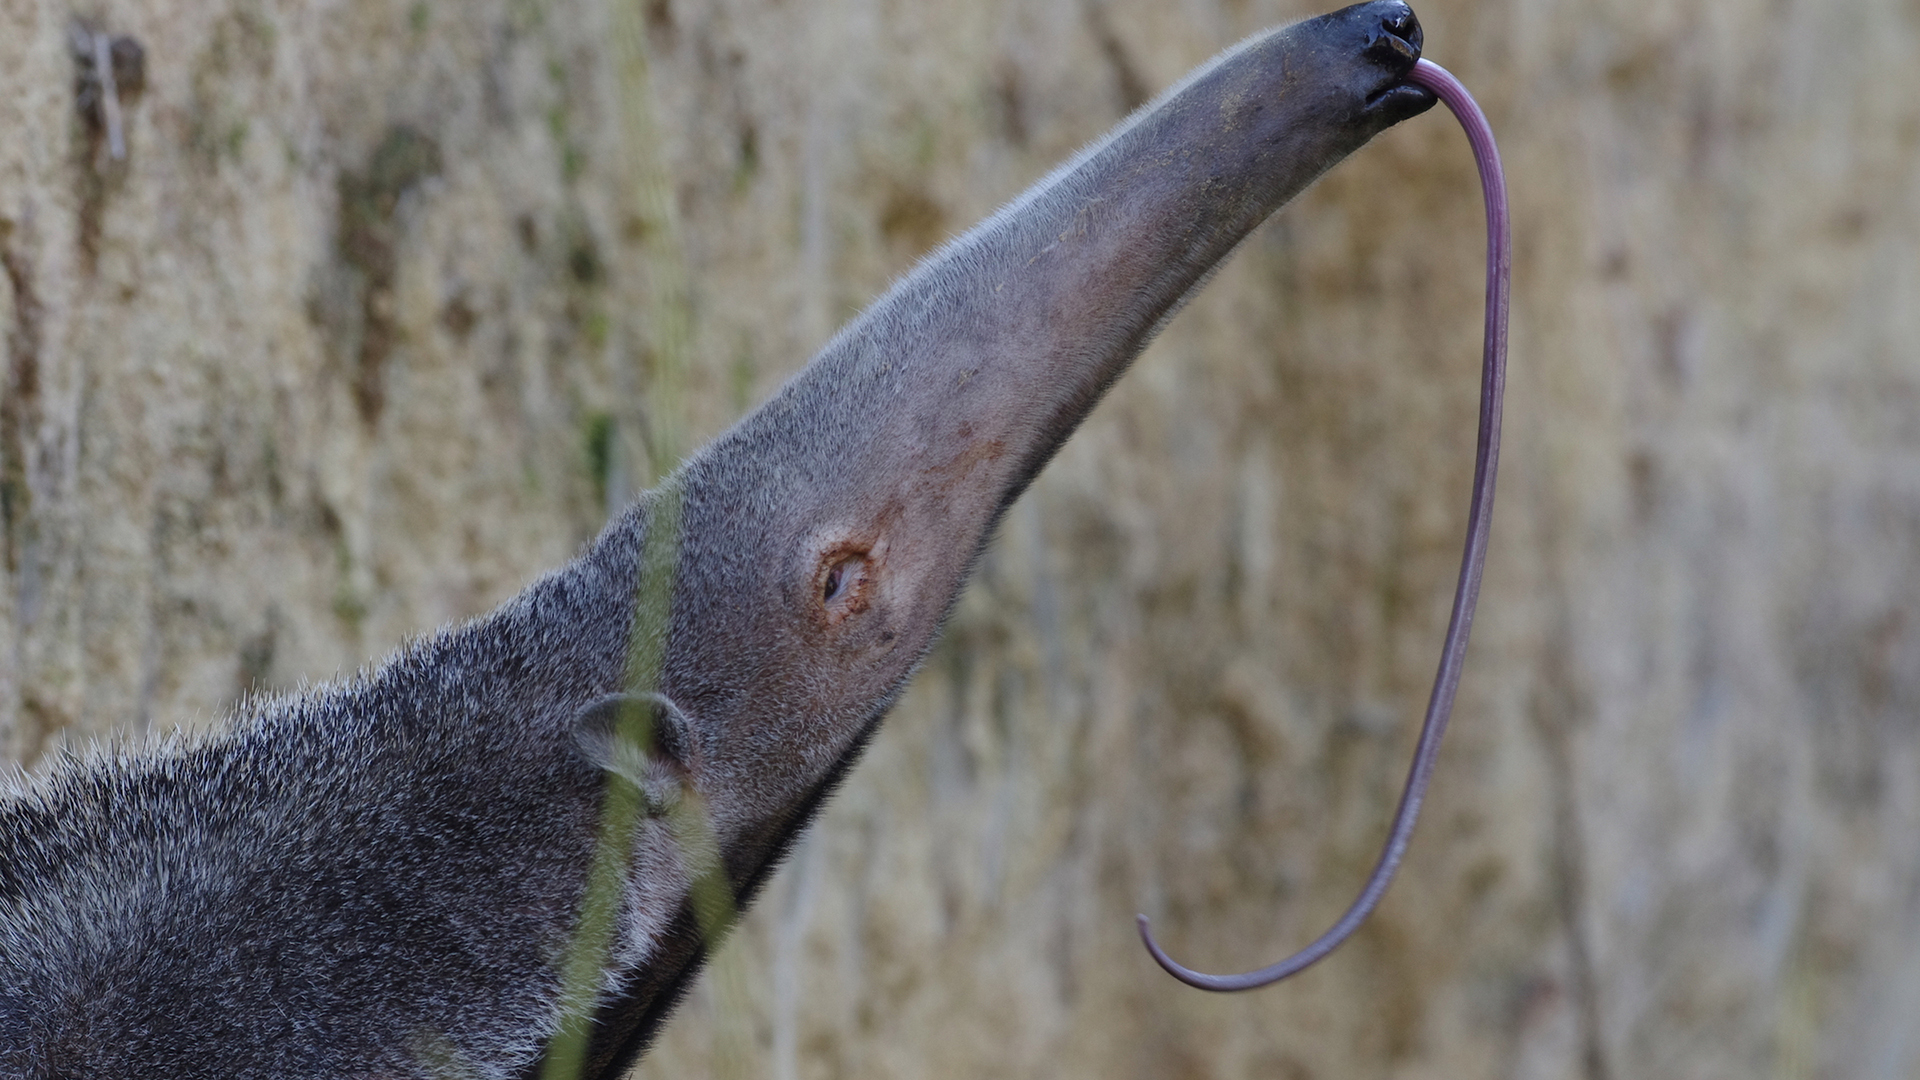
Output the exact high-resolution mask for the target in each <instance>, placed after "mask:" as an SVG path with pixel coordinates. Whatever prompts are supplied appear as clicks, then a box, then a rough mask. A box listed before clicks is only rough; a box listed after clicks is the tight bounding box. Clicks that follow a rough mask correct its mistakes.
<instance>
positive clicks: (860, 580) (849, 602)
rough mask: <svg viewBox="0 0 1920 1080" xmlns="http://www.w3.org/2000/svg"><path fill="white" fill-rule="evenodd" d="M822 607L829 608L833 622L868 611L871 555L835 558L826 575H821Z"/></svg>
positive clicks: (862, 554) (844, 555)
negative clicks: (867, 595) (867, 597)
mask: <svg viewBox="0 0 1920 1080" xmlns="http://www.w3.org/2000/svg"><path fill="white" fill-rule="evenodd" d="M819 582H820V586H819V588H820V591H819V593H818V595H819V597H820V603H821V606H823V607H825V608H826V609H827V614H828V617H829V618H830V619H832V620H833V621H835V622H838V621H839V620H840V619H842V618H845V617H846V616H848V615H852V614H855V613H857V612H861V611H865V610H866V607H867V601H866V597H865V596H864V595H863V594H864V592H865V588H866V583H867V556H866V554H865V553H864V552H859V551H852V552H846V553H844V554H841V555H839V556H837V557H836V558H834V560H833V562H832V563H831V564H830V565H828V567H827V570H826V573H824V574H822V575H820V578H819Z"/></svg>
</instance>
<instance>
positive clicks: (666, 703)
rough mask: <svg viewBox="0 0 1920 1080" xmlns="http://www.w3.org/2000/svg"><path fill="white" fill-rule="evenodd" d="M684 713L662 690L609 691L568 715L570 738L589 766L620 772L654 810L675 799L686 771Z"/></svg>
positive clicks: (663, 808)
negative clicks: (638, 692) (623, 692)
mask: <svg viewBox="0 0 1920 1080" xmlns="http://www.w3.org/2000/svg"><path fill="white" fill-rule="evenodd" d="M690 735H691V724H690V722H689V721H688V720H687V714H686V713H683V712H681V711H680V707H679V706H678V705H675V704H674V703H673V699H672V698H669V697H667V696H666V695H665V694H657V693H652V692H648V693H644V694H609V695H607V696H606V697H603V698H600V699H598V700H596V701H593V702H590V703H588V704H587V705H586V706H585V707H584V708H582V709H581V710H580V711H579V712H578V713H576V714H574V718H573V741H574V745H575V746H577V747H579V749H580V753H581V755H582V756H583V757H585V758H586V759H587V760H588V761H590V762H592V763H593V764H594V765H596V766H598V767H600V768H602V769H605V770H606V771H607V772H610V773H612V774H614V775H615V776H618V777H621V778H622V779H624V780H626V781H627V782H628V783H630V784H632V785H633V786H635V787H637V788H639V789H640V791H641V792H642V793H643V794H644V795H645V796H646V798H647V811H648V813H653V814H658V813H662V812H664V811H666V810H667V809H669V808H671V807H672V806H673V804H674V803H677V802H679V801H680V795H681V791H682V788H683V786H684V784H685V783H686V779H687V774H688V771H689V770H688V767H687V766H688V762H687V758H686V752H687V748H688V746H689V743H688V741H687V740H688V737H689V736H690Z"/></svg>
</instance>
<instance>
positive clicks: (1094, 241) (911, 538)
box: [668, 0, 1434, 782]
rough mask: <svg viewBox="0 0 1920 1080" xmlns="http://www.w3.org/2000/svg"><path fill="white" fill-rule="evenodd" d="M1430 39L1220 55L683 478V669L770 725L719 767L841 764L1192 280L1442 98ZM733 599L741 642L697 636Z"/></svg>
mask: <svg viewBox="0 0 1920 1080" xmlns="http://www.w3.org/2000/svg"><path fill="white" fill-rule="evenodd" d="M1421 37H1422V35H1421V30H1420V24H1419V21H1418V20H1417V19H1416V18H1415V17H1414V14H1413V12H1412V10H1411V9H1410V8H1409V7H1408V6H1407V5H1406V4H1404V3H1401V2H1400V0H1376V2H1372V3H1366V4H1360V5H1356V6H1354V7H1350V8H1346V9H1344V10H1342V11H1338V12H1334V13H1332V14H1329V15H1325V16H1321V17H1319V18H1315V19H1309V20H1306V21H1304V22H1301V23H1296V24H1294V25H1292V26H1289V27H1285V28H1282V29H1278V30H1274V31H1270V32H1268V33H1265V34H1262V35H1259V36H1257V37H1254V38H1252V39H1250V40H1248V41H1246V42H1243V43H1242V44H1240V45H1239V46H1236V47H1235V48H1233V49H1231V50H1229V51H1227V52H1226V53H1223V54H1222V55H1221V56H1220V57H1218V58H1216V59H1215V60H1214V61H1213V62H1212V63H1210V64H1208V65H1207V66H1205V67H1203V68H1201V69H1200V70H1198V71H1196V72H1195V73H1194V74H1192V75H1191V76H1189V77H1188V78H1187V79H1186V80H1184V81H1183V82H1181V83H1180V84H1178V85H1177V86H1175V87H1174V88H1173V89H1171V90H1169V91H1167V92H1166V93H1165V94H1163V95H1162V96H1161V97H1160V98H1158V99H1157V100H1155V101H1154V102H1153V103H1151V104H1150V105H1148V106H1147V107H1145V108H1143V109H1141V110H1140V111H1139V112H1138V113H1136V114H1135V115H1134V116H1133V117H1131V118H1129V119H1128V120H1127V121H1126V122H1125V123H1123V124H1122V125H1121V126H1120V127H1119V128H1117V129H1116V130H1115V131H1113V132H1112V133H1110V134H1109V135H1108V136H1107V137H1106V138H1105V139H1103V140H1101V141H1100V142H1099V143H1097V144H1095V145H1094V146H1092V147H1090V148H1089V149H1088V150H1086V151H1085V152H1083V153H1082V154H1081V155H1080V156H1079V157H1078V158H1076V159H1075V160H1074V161H1072V162H1070V163H1069V164H1068V165H1066V166H1064V167H1062V168H1061V169H1060V170H1058V171H1056V172H1055V173H1054V174H1053V175H1052V176H1050V177H1048V178H1047V179H1046V180H1044V181H1042V182H1041V183H1040V184H1038V185H1037V186H1035V187H1034V188H1033V189H1032V190H1030V191H1028V192H1027V193H1026V194H1024V195H1022V196H1021V197H1020V198H1018V199H1016V200H1015V201H1014V202H1013V203H1011V204H1010V205H1009V206H1008V207H1007V208H1006V209H1005V210H1003V211H1001V212H1000V213H999V214H996V215H995V216H994V217H992V218H989V219H988V220H987V221H985V222H983V223H982V224H980V225H979V226H978V227H976V228H975V229H973V230H972V231H970V232H968V233H967V234H966V235H964V236H962V237H960V238H958V239H957V240H955V241H953V242H952V243H950V244H948V245H947V246H946V247H944V248H942V249H941V250H939V251H937V252H935V253H934V254H933V255H932V256H931V257H930V258H928V259H927V260H926V261H925V262H923V263H922V264H921V265H920V266H919V267H918V268H917V269H915V270H914V271H913V273H911V274H910V275H908V276H907V277H906V278H905V279H903V280H902V281H901V282H900V283H899V284H898V285H897V286H896V287H894V288H893V289H892V290H891V291H889V292H888V293H887V294H886V295H885V296H884V297H882V298H881V299H880V300H879V301H878V302H876V303H875V304H874V305H873V306H872V307H871V308H869V309H868V310H867V311H866V312H865V313H864V314H863V315H861V316H860V317H859V318H858V319H857V320H855V321H854V322H853V323H852V324H850V325H849V326H847V327H846V328H845V329H844V330H842V331H841V333H840V334H839V335H838V336H836V337H835V338H834V339H833V340H832V341H831V342H830V343H829V344H828V345H827V347H826V348H825V349H824V350H823V351H822V352H821V353H820V355H819V356H818V357H817V358H815V359H814V361H813V362H812V363H811V364H810V365H808V367H807V368H806V369H805V370H803V371H802V372H801V373H800V374H799V375H798V376H796V377H795V379H794V380H793V381H792V382H790V383H789V384H788V385H787V386H786V387H785V388H783V389H782V390H781V391H780V392H779V393H778V394H777V395H776V396H775V397H774V398H773V399H772V400H771V401H769V402H768V403H767V404H766V405H765V406H763V407H762V408H761V409H759V410H758V411H757V412H755V413H754V414H752V415H751V416H749V417H748V418H746V419H745V420H743V421H742V422H741V423H740V424H739V425H738V426H737V427H735V428H734V429H733V430H732V431H730V432H729V433H728V434H726V435H725V436H723V437H722V438H721V439H720V440H718V441H717V442H716V443H714V444H713V445H712V446H710V447H708V448H707V449H706V450H705V451H703V452H702V453H701V454H699V455H698V456H696V458H694V459H693V460H692V461H691V462H689V463H688V465H687V466H686V468H685V469H684V471H683V473H682V474H681V475H680V477H679V478H678V482H679V483H680V484H681V485H682V490H683V492H684V505H685V514H686V518H685V526H684V528H685V535H686V536H688V537H690V538H698V545H697V547H690V548H688V549H687V550H686V551H684V552H683V555H682V559H681V567H680V581H679V583H678V586H677V597H678V598H679V599H677V600H676V605H675V611H676V614H675V628H674V633H673V635H672V639H671V655H670V656H669V670H668V677H669V678H670V679H676V680H677V681H678V682H679V684H680V686H679V688H678V689H675V690H673V691H671V692H672V693H673V696H674V697H675V699H676V700H677V701H679V703H680V705H681V707H682V708H685V709H686V710H687V711H688V712H689V713H691V714H695V715H700V714H703V713H704V714H705V715H706V716H707V717H708V718H709V720H717V721H719V722H720V723H721V724H723V725H724V724H725V723H726V720H725V718H726V717H727V716H729V715H738V716H740V717H742V718H743V720H742V723H748V722H749V721H748V720H746V719H744V718H751V720H750V723H751V725H752V727H753V730H750V731H744V730H743V731H738V732H733V733H731V734H729V735H728V736H727V737H726V738H725V739H723V740H721V742H720V745H722V746H724V747H725V749H724V750H723V751H722V752H721V754H722V757H723V758H724V757H726V756H727V755H737V758H738V762H739V768H740V769H741V770H742V771H743V774H744V771H745V770H746V769H748V768H749V763H752V767H754V768H759V769H764V767H765V765H766V762H767V760H768V756H769V755H771V756H772V757H773V758H774V759H775V760H777V761H783V762H785V763H787V765H789V766H790V767H791V769H792V772H793V775H794V777H795V779H796V782H806V781H804V778H805V777H809V776H811V777H814V779H815V781H817V779H818V777H819V776H823V775H825V774H826V772H828V771H830V770H831V769H832V768H833V767H834V765H835V763H836V762H838V761H839V760H840V758H841V757H842V756H844V751H845V748H846V747H847V746H848V745H851V743H852V741H854V740H857V739H858V737H859V735H860V733H861V732H863V731H865V730H868V729H870V728H871V725H872V724H873V723H874V722H875V721H876V720H877V719H878V716H879V715H880V713H881V712H883V711H884V709H885V708H886V706H887V705H888V704H889V703H890V702H891V701H892V699H893V697H894V695H895V694H896V693H897V692H898V690H899V687H900V686H901V684H902V682H903V681H904V679H905V677H906V676H907V675H908V674H909V673H910V672H911V670H912V668H913V667H914V665H915V664H916V663H917V662H918V661H919V659H920V657H921V656H923V655H924V654H925V651H926V649H927V647H928V646H929V644H930V643H931V642H932V641H933V639H934V636H935V634H936V633H937V631H938V628H939V625H940V623H941V621H942V620H943V618H944V617H945V615H946V613H947V611H948V610H949V608H950V607H951V605H952V603H953V601H954V598H955V597H956V596H957V595H958V593H959V590H960V588H961V586H962V585H963V584H964V582H965V579H966V576H967V573H968V571H969V569H970V567H971V566H972V563H973V561H974V559H975V557H976V555H977V553H978V552H979V550H980V548H981V546H982V544H983V543H984V541H985V539H986V538H987V536H988V535H989V533H990V532H991V530H992V528H993V526H994V525H995V523H996V522H997V521H998V519H999V517H1000V515H1001V514H1002V513H1003V512H1004V510H1005V508H1006V507H1007V505H1008V504H1009V503H1010V502H1011V501H1012V500H1013V499H1014V498H1015V497H1017V496H1018V495H1019V493H1020V492H1021V491H1022V490H1024V489H1025V487H1026V486H1027V484H1028V483H1029V482H1030V481H1031V480H1032V478H1033V476H1034V475H1035V473H1036V472H1037V471H1038V470H1039V469H1040V468H1041V467H1042V466H1043V465H1044V464H1045V463H1046V462H1047V461H1048V460H1049V459H1050V458H1051V457H1052V456H1053V454H1054V453H1055V451H1056V450H1058V448H1059V446H1060V444H1061V443H1062V442H1063V441H1064V440H1065V439H1066V438H1067V436H1068V435H1069V434H1070V433H1071V432H1072V431H1073V430H1074V428H1075V427H1077V426H1078V425H1079V423H1080V422H1081V420H1082V419H1084V418H1085V417H1086V415H1087V413H1088V411H1089V410H1090V409H1091V408H1092V407H1093V405H1094V403H1095V402H1096V401H1098V399H1099V398H1100V396H1101V395H1102V394H1103V393H1104V392H1105V391H1106V389H1107V388H1108V387H1109V386H1111V385H1112V383H1113V382H1114V380H1115V379H1117V378H1118V377H1119V376H1120V375H1121V374H1122V373H1123V372H1124V371H1125V370H1126V368H1127V366H1128V365H1129V364H1130V363H1131V362H1132V361H1133V359H1134V357H1136V356H1137V355H1138V354H1139V353H1140V351H1141V349H1142V348H1144V347H1145V346H1146V344H1147V343H1148V342H1149V341H1150V340H1151V339H1152V338H1153V336H1154V334H1155V333H1157V332H1158V330H1159V328H1160V327H1161V325H1162V324H1163V323H1164V322H1165V320H1166V319H1167V318H1169V317H1170V316H1171V315H1172V314H1173V312H1174V311H1176V310H1177V309H1178V307H1179V306H1180V305H1181V304H1182V303H1183V302H1184V301H1185V299H1186V298H1187V296H1188V295H1189V294H1190V293H1191V292H1192V291H1193V289H1194V288H1195V287H1196V286H1197V285H1198V283H1200V282H1201V281H1202V280H1204V279H1205V277H1206V276H1207V274H1209V273H1210V272H1211V271H1212V270H1213V269H1214V268H1215V266H1217V265H1218V264H1219V262H1220V261H1221V260H1222V259H1223V258H1225V257H1226V256H1227V254H1229V253H1230V252H1231V251H1232V250H1233V248H1234V247H1235V245H1237V244H1238V243H1239V242H1240V241H1241V240H1242V239H1244V238H1245V236H1246V235H1247V233H1248V232H1249V231H1251V230H1252V229H1253V228H1254V227H1255V226H1257V225H1259V224H1260V222H1262V221H1263V220H1265V219H1266V218H1267V217H1268V216H1269V215H1271V214H1272V213H1273V211H1274V210H1275V209H1277V208H1278V207H1279V206H1280V205H1281V204H1282V203H1284V202H1286V201H1287V200H1288V199H1290V198H1291V197H1292V196H1293V195H1295V194H1296V193H1297V192H1299V191H1300V190H1301V189H1302V188H1304V187H1305V186H1306V185H1307V184H1309V183H1311V182H1312V181H1313V180H1314V179H1315V178H1317V177H1318V176H1320V174H1321V173H1323V172H1325V171H1326V170H1327V169H1328V168H1330V167H1332V166H1333V165H1334V164H1335V163H1337V162H1338V161H1340V160H1341V159H1342V158H1344V157H1345V156H1346V155H1347V154H1349V153H1351V152H1352V151H1353V150H1355V149H1357V148H1358V147H1359V146H1360V145H1362V144H1363V143H1365V142H1366V141H1367V140H1368V139H1370V138H1371V137H1372V136H1373V135H1375V134H1377V133H1378V132H1380V131H1382V130H1384V129H1385V128H1387V127H1388V126H1390V125H1392V124H1394V123H1396V122H1398V121H1400V120H1403V119H1406V118H1407V117H1410V116H1413V115H1415V114H1417V113H1419V112H1422V111H1424V110H1425V109H1426V108H1428V107H1430V106H1431V105H1432V104H1433V103H1434V98H1433V95H1432V94H1431V93H1429V92H1428V91H1426V90H1424V89H1421V88H1419V87H1417V86H1413V85H1412V84H1409V83H1407V82H1406V81H1405V79H1406V76H1407V73H1408V71H1409V70H1410V69H1411V68H1412V66H1413V64H1414V63H1415V61H1416V60H1418V58H1419V54H1420V44H1421ZM715 597H727V598H728V599H727V604H728V608H729V610H728V618H727V619H726V620H724V623H725V625H726V627H727V629H728V633H727V635H726V640H719V639H718V634H717V632H702V630H701V628H700V627H699V626H698V625H696V624H697V622H698V620H699V619H700V618H701V617H702V616H701V615H700V614H699V609H700V607H701V605H709V606H710V605H712V604H713V603H715V600H714V598H715ZM721 622H722V621H721V620H717V619H716V620H715V625H716V626H719V625H721ZM683 623H684V625H683ZM747 702H752V703H753V706H754V707H753V708H751V709H745V708H743V705H744V704H745V703H747ZM770 705H771V706H773V707H772V708H771V709H770V708H769V706H770ZM770 715H771V716H774V717H776V718H777V719H775V720H773V721H771V722H770V721H769V719H768V718H769V716H770ZM801 729H805V731H806V735H805V737H801V736H800V735H798V734H796V733H797V732H799V731H801ZM836 730H837V731H840V732H841V733H842V737H841V738H840V739H839V740H838V741H836V740H835V739H824V740H823V739H822V738H820V737H819V736H820V732H822V731H836ZM723 767H724V763H723ZM761 779H764V772H763V773H762V774H761Z"/></svg>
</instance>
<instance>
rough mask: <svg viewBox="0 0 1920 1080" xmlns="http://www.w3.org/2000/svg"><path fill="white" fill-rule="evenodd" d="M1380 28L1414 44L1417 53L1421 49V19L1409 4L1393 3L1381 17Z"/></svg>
mask: <svg viewBox="0 0 1920 1080" xmlns="http://www.w3.org/2000/svg"><path fill="white" fill-rule="evenodd" d="M1380 28H1381V29H1382V30H1385V31H1386V32H1387V33H1389V34H1392V35H1393V36H1394V37H1397V38H1399V39H1400V40H1402V41H1404V42H1406V43H1407V44H1409V45H1411V46H1413V48H1414V51H1415V52H1416V53H1417V52H1419V51H1420V39H1421V36H1422V35H1421V32H1420V20H1419V19H1418V18H1416V17H1415V16H1414V14H1413V9H1412V8H1410V7H1408V6H1407V5H1405V4H1394V5H1392V8H1391V10H1389V11H1388V12H1387V13H1386V14H1385V15H1384V16H1382V17H1381V19H1380Z"/></svg>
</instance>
